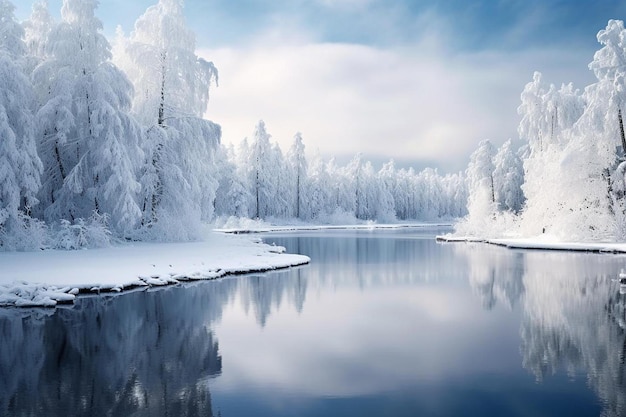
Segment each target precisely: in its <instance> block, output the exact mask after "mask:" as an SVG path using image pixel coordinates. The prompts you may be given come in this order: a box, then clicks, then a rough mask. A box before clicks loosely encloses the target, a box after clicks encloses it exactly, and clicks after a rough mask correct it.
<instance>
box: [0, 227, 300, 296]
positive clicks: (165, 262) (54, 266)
mask: <svg viewBox="0 0 626 417" xmlns="http://www.w3.org/2000/svg"><path fill="white" fill-rule="evenodd" d="M283 252H284V248H282V247H279V246H270V245H267V244H264V243H262V242H261V241H260V240H259V239H256V238H251V237H249V236H248V237H243V236H231V235H224V234H221V233H212V234H211V235H210V236H209V237H208V238H207V239H206V240H205V241H201V242H187V243H132V244H131V243H128V244H122V245H118V246H114V247H109V248H102V249H87V250H78V251H63V250H45V251H39V252H4V253H0V306H20V307H25V306H54V305H56V304H57V303H71V302H73V300H74V298H75V296H76V294H78V293H79V292H100V291H123V290H127V289H131V288H135V287H138V286H155V285H168V284H175V283H177V282H180V281H188V280H199V279H213V278H219V277H222V276H225V275H229V274H242V273H248V272H259V271H268V270H273V269H278V268H285V267H289V266H296V265H302V264H305V263H308V262H309V261H310V259H309V258H308V257H307V256H302V255H291V254H286V253H283Z"/></svg>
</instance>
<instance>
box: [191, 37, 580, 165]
mask: <svg viewBox="0 0 626 417" xmlns="http://www.w3.org/2000/svg"><path fill="white" fill-rule="evenodd" d="M200 53H201V55H203V56H205V57H206V58H208V59H211V60H213V61H214V62H215V64H216V65H217V66H218V68H219V70H220V87H219V88H217V89H214V90H213V93H212V98H211V102H210V104H209V109H208V112H207V117H208V118H210V119H212V120H214V121H216V122H217V123H220V124H221V125H222V127H223V135H224V142H225V143H235V144H237V143H239V141H240V140H242V139H243V138H244V137H246V136H248V137H249V136H251V132H252V131H253V128H254V125H255V123H256V122H257V121H258V120H259V119H263V120H265V122H266V124H267V127H268V131H269V132H270V133H271V134H272V136H273V137H274V139H275V140H276V141H278V142H279V143H280V145H281V147H282V148H283V150H286V149H288V147H289V145H290V143H291V140H292V137H293V134H294V133H295V132H297V131H301V132H302V133H303V136H304V139H305V144H306V145H307V149H308V150H309V151H312V150H315V149H319V150H320V152H321V153H322V154H324V155H338V156H340V155H346V154H349V155H353V154H355V153H356V152H363V153H364V154H366V155H375V156H377V157H379V158H385V159H386V158H395V159H397V160H405V161H406V160H415V161H424V160H429V161H439V165H440V166H441V167H443V168H444V169H452V170H458V169H462V168H463V167H464V166H465V164H466V162H467V158H468V155H469V153H470V152H471V151H472V150H473V149H474V148H475V146H476V144H477V143H478V141H479V140H482V139H491V140H493V141H494V142H496V143H500V142H503V141H505V140H506V139H508V138H509V137H516V127H517V122H518V119H517V113H516V108H517V105H518V103H519V94H520V92H521V91H522V89H523V86H524V84H525V83H526V82H528V81H530V79H531V76H532V72H533V71H534V70H535V69H537V70H543V71H545V72H546V76H547V77H546V78H547V79H548V80H550V81H553V82H555V83H557V84H560V83H561V82H565V81H570V79H571V78H572V77H574V78H575V79H574V81H577V80H576V78H577V79H585V76H586V74H587V70H586V65H585V64H586V62H587V60H588V58H587V57H585V56H581V55H580V53H579V52H576V51H566V52H561V51H530V52H529V51H526V52H517V53H515V52H513V53H477V54H465V55H452V54H448V53H446V52H445V51H442V50H441V48H439V47H438V46H435V47H430V46H429V43H428V42H427V41H425V42H423V43H422V44H419V45H414V46H411V47H403V48H396V49H379V48H375V47H370V46H362V45H351V44H323V43H304V42H303V43H299V42H296V43H292V44H288V45H286V46H278V45H269V46H266V45H265V44H264V43H256V44H255V45H254V46H249V47H246V48H239V49H232V48H225V49H217V50H203V51H200ZM572 68H573V70H572ZM581 74H582V75H581ZM553 76H554V78H553ZM558 77H565V78H558ZM417 163H418V162H417ZM417 163H416V165H417Z"/></svg>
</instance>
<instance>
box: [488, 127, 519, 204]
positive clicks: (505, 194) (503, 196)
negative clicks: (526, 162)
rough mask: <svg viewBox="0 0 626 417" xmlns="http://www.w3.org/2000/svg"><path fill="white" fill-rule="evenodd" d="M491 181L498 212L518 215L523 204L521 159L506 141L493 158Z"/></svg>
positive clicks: (508, 141) (509, 142)
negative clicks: (509, 212)
mask: <svg viewBox="0 0 626 417" xmlns="http://www.w3.org/2000/svg"><path fill="white" fill-rule="evenodd" d="M493 162H494V170H493V181H494V189H495V197H496V202H497V203H498V209H499V210H500V211H511V212H513V213H518V212H520V210H521V209H522V206H523V204H524V193H523V192H522V184H523V183H524V167H523V163H522V159H521V158H520V157H519V155H518V154H517V153H516V152H514V151H513V149H512V144H511V140H510V139H509V140H507V141H506V142H504V144H503V145H502V146H501V147H500V148H499V149H498V152H497V153H496V155H495V156H494V160H493Z"/></svg>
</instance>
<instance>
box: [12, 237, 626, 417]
mask: <svg viewBox="0 0 626 417" xmlns="http://www.w3.org/2000/svg"><path fill="white" fill-rule="evenodd" d="M340 237H341V239H337V238H336V236H324V235H323V234H322V235H318V236H316V237H315V238H314V239H311V238H306V236H305V237H299V235H297V236H283V237H280V236H275V237H274V238H273V240H275V241H276V243H278V244H284V245H286V246H288V249H289V250H291V251H293V252H301V253H306V254H307V255H309V256H311V258H312V260H313V261H312V263H311V265H309V266H306V267H303V268H297V269H293V270H290V271H288V272H285V273H281V274H268V275H262V276H247V277H237V278H232V279H223V280H219V281H213V282H203V283H197V284H196V285H192V287H193V288H188V287H189V285H187V286H185V287H182V288H180V287H171V288H164V289H160V290H156V291H150V292H149V293H146V292H137V293H131V294H126V295H123V296H118V297H85V298H79V300H78V301H77V303H76V305H75V306H73V307H67V308H59V309H56V310H31V311H28V310H16V309H9V310H6V309H5V310H0V340H1V341H2V342H1V345H0V346H1V349H0V415H11V416H39V415H51V416H52V415H64V416H76V415H92V416H100V415H133V416H150V415H171V416H192V415H206V416H211V415H215V414H218V413H217V412H215V410H214V409H213V407H212V398H211V393H210V391H209V381H210V379H211V378H212V377H215V376H217V375H220V373H221V372H222V359H221V352H220V350H219V344H218V341H217V338H216V336H215V335H214V333H213V330H212V329H213V327H214V325H215V324H216V323H217V322H219V321H220V320H221V317H222V314H223V311H224V309H225V307H226V306H230V305H232V304H234V303H240V304H241V306H242V307H243V310H244V312H246V313H248V314H251V315H252V316H253V317H254V320H255V321H256V324H257V325H258V326H261V327H265V326H267V323H268V321H269V320H271V317H272V314H274V313H275V312H277V311H279V310H280V309H281V307H282V306H285V305H286V306H289V307H291V308H292V309H293V310H295V312H296V313H298V314H299V313H301V312H302V311H303V310H305V309H306V303H307V294H315V293H317V292H319V291H323V290H327V289H331V290H332V289H334V288H337V287H340V286H346V287H351V288H354V287H356V288H357V289H358V290H373V291H376V290H377V289H378V288H381V287H384V286H396V287H397V286H407V288H408V286H411V285H415V284H418V285H420V286H422V287H424V285H429V284H430V283H433V282H438V281H441V280H444V281H445V280H448V281H450V280H454V279H456V280H459V277H467V279H468V280H469V283H470V286H471V288H472V290H473V291H474V293H475V294H477V296H478V297H479V299H480V303H481V304H482V305H483V308H484V309H486V310H490V311H492V313H490V314H496V312H498V311H501V310H497V309H496V308H495V306H497V305H501V306H504V307H505V308H507V309H510V310H514V309H521V312H522V321H521V327H520V336H521V342H520V343H521V356H522V357H521V364H522V365H523V367H524V368H525V369H527V370H528V371H529V372H530V373H532V374H533V375H534V376H535V378H536V379H537V381H538V382H539V383H542V381H544V380H545V379H546V378H547V377H549V376H550V375H551V374H554V373H558V372H566V373H567V374H568V375H570V376H571V377H572V378H576V377H579V375H580V374H581V373H583V374H584V375H585V377H586V380H587V381H588V384H589V386H590V387H591V388H592V389H593V391H594V392H595V393H596V395H597V396H598V398H600V400H601V401H602V404H603V409H604V415H606V416H618V415H626V382H625V380H626V371H625V365H624V362H625V360H626V335H625V329H624V327H625V326H624V323H625V320H626V318H625V316H624V314H625V313H624V311H625V305H626V302H625V298H624V295H621V294H620V293H619V291H618V288H619V285H618V284H617V282H615V281H614V279H613V278H616V274H617V271H619V270H620V268H621V267H622V265H621V263H622V262H623V259H624V258H623V257H616V256H608V255H593V254H580V253H578V254H572V253H555V252H540V251H536V252H528V251H510V250H506V249H503V248H498V247H492V246H485V245H474V244H453V245H452V244H447V245H435V244H433V243H432V241H428V240H419V239H415V238H414V236H411V235H409V236H402V235H400V236H398V234H389V235H384V234H382V236H381V235H377V236H376V238H375V239H371V238H370V237H371V236H369V235H368V234H367V233H352V234H350V233H344V234H340ZM405 237H406V238H405ZM463 285H465V284H463ZM472 302H473V301H472ZM470 303H471V302H470ZM224 354H225V355H228V352H226V353H224ZM231 354H232V353H231ZM216 382H217V381H216Z"/></svg>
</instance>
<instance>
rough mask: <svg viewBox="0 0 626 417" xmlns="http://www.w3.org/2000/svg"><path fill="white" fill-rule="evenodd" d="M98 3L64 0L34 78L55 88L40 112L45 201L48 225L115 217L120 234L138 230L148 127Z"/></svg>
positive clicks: (43, 87) (40, 86)
mask: <svg viewBox="0 0 626 417" xmlns="http://www.w3.org/2000/svg"><path fill="white" fill-rule="evenodd" d="M97 5H98V2H97V1H95V0H64V2H63V8H62V10H61V16H62V22H61V23H60V24H58V25H56V26H55V27H54V28H53V30H52V31H51V33H50V35H49V39H48V51H49V52H48V54H49V58H48V59H46V60H45V61H43V62H42V63H41V64H40V65H39V66H38V67H37V68H36V69H35V73H34V79H35V80H36V82H37V88H38V89H41V91H48V92H49V94H48V96H47V99H46V100H45V102H44V103H43V106H42V108H41V109H40V111H39V113H38V120H39V126H40V149H41V151H42V154H45V155H46V159H45V160H44V163H45V170H46V174H48V175H47V176H46V183H45V184H44V185H45V186H44V187H43V188H42V194H41V195H42V200H44V201H46V202H47V203H48V204H49V205H48V207H46V210H45V214H46V218H47V220H51V221H54V220H58V219H71V220H74V219H76V218H79V217H82V218H84V217H88V216H90V215H91V213H92V212H93V211H96V212H99V213H101V214H108V215H109V216H110V217H111V226H112V227H113V228H114V229H115V230H117V231H119V232H120V233H126V232H128V231H130V230H131V229H133V227H135V225H136V223H137V221H138V220H139V218H140V214H141V212H140V210H139V207H138V204H137V200H136V197H137V192H138V191H139V184H138V182H137V180H136V175H137V169H138V166H139V163H140V162H141V160H142V153H141V150H140V148H139V142H140V138H141V130H140V128H139V125H138V124H137V123H136V122H135V120H134V119H133V118H131V117H130V116H129V114H128V113H129V110H130V104H131V96H130V94H131V93H132V86H131V85H130V83H129V81H128V79H127V78H126V76H125V75H124V74H123V73H122V72H121V71H120V70H119V69H118V68H117V67H115V66H114V65H113V64H112V63H111V61H110V58H111V53H110V45H109V43H108V42H107V40H106V38H105V37H104V35H102V33H101V32H102V23H101V22H100V20H99V19H98V18H96V17H95V9H96V7H97Z"/></svg>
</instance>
